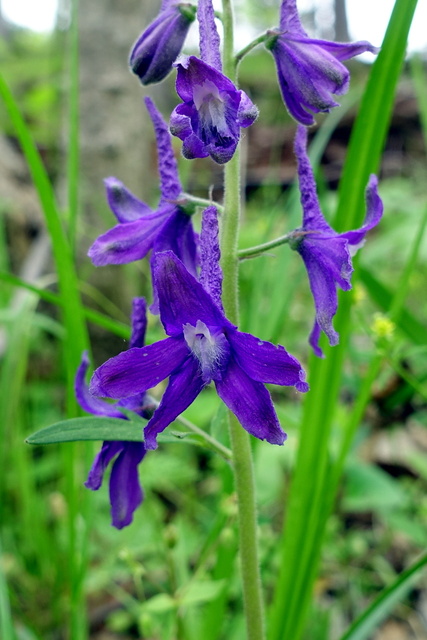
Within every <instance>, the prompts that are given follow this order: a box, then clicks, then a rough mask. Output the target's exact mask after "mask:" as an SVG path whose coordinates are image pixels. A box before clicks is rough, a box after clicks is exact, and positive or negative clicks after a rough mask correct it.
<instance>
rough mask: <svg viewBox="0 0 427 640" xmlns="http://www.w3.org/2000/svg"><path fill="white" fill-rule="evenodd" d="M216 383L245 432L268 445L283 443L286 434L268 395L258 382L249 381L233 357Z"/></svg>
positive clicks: (219, 392) (220, 395) (219, 393)
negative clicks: (268, 443)
mask: <svg viewBox="0 0 427 640" xmlns="http://www.w3.org/2000/svg"><path fill="white" fill-rule="evenodd" d="M215 385H216V389H217V392H218V395H219V397H220V398H221V400H223V401H224V403H225V404H226V405H227V407H228V408H229V409H230V410H231V411H232V412H233V413H234V414H235V416H236V417H237V419H238V420H239V422H240V423H241V425H242V427H243V428H244V429H246V431H248V432H249V433H250V434H252V435H253V436H255V437H256V438H259V439H260V440H267V441H268V442H270V444H283V443H284V441H285V440H286V434H285V432H284V431H283V430H282V428H281V426H280V424H279V420H278V419H277V415H276V412H275V410H274V406H273V403H272V401H271V397H270V394H269V393H268V391H267V389H266V388H265V387H264V385H263V384H262V383H261V382H256V381H255V380H252V378H250V377H249V376H248V375H247V374H246V373H245V372H244V371H243V369H241V368H240V366H239V365H238V364H237V363H236V362H235V361H234V360H233V358H230V360H229V363H228V367H227V370H226V372H225V375H224V377H223V379H222V380H221V381H218V382H215Z"/></svg>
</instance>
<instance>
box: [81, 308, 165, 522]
mask: <svg viewBox="0 0 427 640" xmlns="http://www.w3.org/2000/svg"><path fill="white" fill-rule="evenodd" d="M145 311H146V308H145V300H144V298H135V299H134V301H133V313H132V337H131V341H130V346H131V347H133V348H136V347H142V346H143V344H144V337H145V329H146V316H145ZM88 367H89V358H88V355H87V353H86V352H85V353H84V354H83V357H82V361H81V364H80V366H79V368H78V370H77V374H76V381H75V391H76V397H77V401H78V403H79V404H80V406H81V407H82V409H84V410H85V411H87V412H88V413H92V414H94V415H96V416H104V417H108V418H122V419H124V420H126V419H127V418H126V416H125V415H124V414H123V412H122V411H120V410H119V407H122V408H123V409H128V410H129V411H134V412H135V413H136V414H138V415H139V416H142V417H144V418H148V417H149V415H150V412H151V411H150V410H152V408H153V407H152V406H150V400H149V398H148V397H147V396H146V394H145V393H138V394H136V395H135V396H132V397H131V398H126V399H124V400H121V401H119V402H117V403H116V404H115V405H112V404H109V403H108V402H105V401H104V400H100V399H99V398H95V397H94V396H93V395H92V394H91V393H90V392H89V387H88V385H87V384H86V383H85V375H86V372H87V370H88ZM145 453H146V449H145V446H144V443H143V442H142V440H141V442H123V441H105V442H104V443H103V444H102V447H101V450H100V451H99V453H98V455H97V456H96V457H95V460H94V462H93V465H92V468H91V470H90V471H89V475H88V479H87V481H86V482H85V486H86V487H87V488H88V489H92V490H93V491H96V490H98V489H99V488H100V487H101V485H102V480H103V476H104V472H105V470H106V468H107V466H108V465H109V463H110V462H111V460H113V459H114V458H115V459H114V462H113V465H112V469H111V475H110V503H111V516H112V524H113V526H114V527H116V528H117V529H122V528H123V527H126V526H127V525H129V524H130V523H131V522H132V519H133V513H134V511H135V509H137V507H138V506H139V505H140V504H141V502H142V500H143V492H142V489H141V486H140V484H139V479H138V465H139V463H140V462H141V461H142V459H143V458H144V456H145Z"/></svg>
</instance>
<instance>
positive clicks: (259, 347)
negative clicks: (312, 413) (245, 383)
mask: <svg viewBox="0 0 427 640" xmlns="http://www.w3.org/2000/svg"><path fill="white" fill-rule="evenodd" d="M228 339H229V341H230V343H231V346H232V350H233V354H234V357H235V359H236V362H237V364H238V365H239V366H240V368H241V369H243V371H244V372H245V373H246V374H247V375H248V376H249V377H250V378H252V380H256V381H257V382H266V383H271V384H280V385H285V386H294V387H296V389H297V390H298V391H302V392H305V391H308V384H307V383H306V382H305V372H304V370H303V368H302V367H301V365H300V363H299V362H298V360H297V359H296V358H294V357H293V356H291V355H290V354H289V353H288V352H287V351H286V349H285V348H284V347H282V346H281V345H278V346H276V345H274V344H272V343H271V342H266V341H264V340H259V338H255V336H253V335H251V334H250V333H242V332H241V331H235V332H234V333H230V335H229V336H228Z"/></svg>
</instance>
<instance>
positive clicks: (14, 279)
mask: <svg viewBox="0 0 427 640" xmlns="http://www.w3.org/2000/svg"><path fill="white" fill-rule="evenodd" d="M0 280H3V282H7V283H8V284H11V285H13V286H15V287H22V288H23V289H27V290H28V291H33V292H34V293H37V295H38V296H39V298H41V299H42V300H45V301H46V302H49V303H50V304H54V305H56V306H62V304H63V300H62V298H61V297H60V296H58V295H57V294H56V293H53V292H52V291H48V290H46V289H44V288H42V287H40V286H37V285H34V284H30V283H29V282H26V281H25V280H23V279H22V278H19V277H18V276H15V275H13V274H11V273H4V272H1V271H0ZM83 313H84V316H85V318H86V319H87V320H88V321H90V322H92V323H93V324H96V325H97V326H99V327H103V328H104V329H107V330H108V331H110V332H111V333H114V334H115V335H116V336H119V338H124V339H125V340H129V338H130V328H129V326H128V325H126V324H124V323H122V322H118V321H117V320H113V319H112V318H109V317H108V316H106V315H104V314H103V313H100V312H99V311H96V310H95V309H88V308H87V307H83Z"/></svg>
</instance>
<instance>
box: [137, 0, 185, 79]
mask: <svg viewBox="0 0 427 640" xmlns="http://www.w3.org/2000/svg"><path fill="white" fill-rule="evenodd" d="M195 17H196V8H195V7H194V6H193V5H191V4H188V3H185V2H177V1H176V0H165V1H164V2H163V4H162V7H161V9H160V13H159V15H158V16H157V17H156V18H155V20H153V22H152V23H151V24H150V25H149V26H148V27H147V28H146V29H145V31H144V32H143V33H142V34H141V35H140V36H139V38H138V40H137V41H136V42H135V44H134V46H133V47H132V51H131V54H130V59H129V64H130V66H131V69H132V71H133V72H134V73H135V74H136V75H137V76H138V77H139V79H140V80H141V82H142V84H144V85H147V84H151V83H153V82H160V81H161V80H163V79H164V78H166V76H167V75H168V74H169V72H170V71H172V64H173V63H174V62H175V60H176V58H177V57H178V55H179V54H180V52H181V49H182V46H183V44H184V40H185V38H186V37H187V33H188V30H189V28H190V25H191V23H192V22H193V21H194V19H195Z"/></svg>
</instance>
